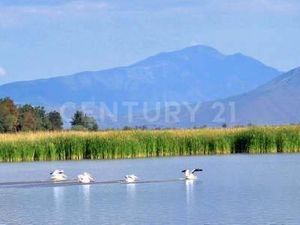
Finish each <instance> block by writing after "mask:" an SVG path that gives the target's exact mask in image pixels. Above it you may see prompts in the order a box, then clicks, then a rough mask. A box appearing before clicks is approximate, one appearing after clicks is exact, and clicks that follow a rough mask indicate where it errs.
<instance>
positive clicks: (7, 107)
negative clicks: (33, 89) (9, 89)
mask: <svg viewBox="0 0 300 225" xmlns="http://www.w3.org/2000/svg"><path fill="white" fill-rule="evenodd" d="M17 121H18V110H17V107H16V105H15V103H14V102H13V100H11V99H10V98H4V99H0V132H13V131H16V128H17Z"/></svg>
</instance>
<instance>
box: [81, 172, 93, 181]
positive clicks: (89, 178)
mask: <svg viewBox="0 0 300 225" xmlns="http://www.w3.org/2000/svg"><path fill="white" fill-rule="evenodd" d="M77 178H78V182H79V183H83V184H89V183H91V182H95V179H94V178H93V177H92V175H91V174H89V173H87V172H84V173H83V174H79V175H78V176H77Z"/></svg>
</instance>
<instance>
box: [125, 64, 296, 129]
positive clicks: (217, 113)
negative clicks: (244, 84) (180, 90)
mask: <svg viewBox="0 0 300 225" xmlns="http://www.w3.org/2000/svg"><path fill="white" fill-rule="evenodd" d="M189 108H191V109H197V111H195V112H194V114H192V113H191V110H190V111H189V110H188V108H187V107H186V106H182V107H179V109H180V111H179V112H178V113H177V115H176V117H177V118H178V119H177V121H176V120H171V121H167V119H166V111H167V113H168V112H169V113H170V114H171V115H172V110H173V114H174V109H171V108H170V110H169V111H168V110H167V109H164V110H162V111H161V112H160V115H159V116H158V117H157V118H159V119H158V120H157V121H155V122H150V123H149V122H148V121H147V120H145V118H144V116H143V115H138V116H137V117H136V118H135V120H134V123H133V124H132V125H134V126H141V125H142V124H143V125H146V126H151V127H201V126H205V125H207V126H221V125H223V124H226V125H229V126H237V125H248V124H253V125H282V124H291V123H299V122H300V67H299V68H296V69H293V70H291V71H289V72H287V73H284V74H282V75H279V76H278V77H276V78H274V79H273V80H271V81H269V82H267V83H266V84H264V85H261V86H259V87H258V88H256V89H254V90H252V91H249V92H247V93H245V94H241V95H237V96H233V97H229V98H225V99H219V100H214V101H210V102H205V103H202V104H199V105H195V104H191V105H190V106H189ZM175 112H176V110H175ZM156 113H157V112H154V111H153V112H150V113H148V114H149V115H152V118H154V117H155V116H154V115H155V114H156ZM148 117H149V116H148ZM124 122H125V123H126V118H125V119H124Z"/></svg>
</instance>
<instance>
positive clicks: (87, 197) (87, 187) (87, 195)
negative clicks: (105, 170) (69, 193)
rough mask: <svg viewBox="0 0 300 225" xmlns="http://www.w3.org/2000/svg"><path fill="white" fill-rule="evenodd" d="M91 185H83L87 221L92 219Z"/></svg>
mask: <svg viewBox="0 0 300 225" xmlns="http://www.w3.org/2000/svg"><path fill="white" fill-rule="evenodd" d="M90 189H91V185H82V186H81V190H82V199H83V207H84V215H85V218H86V219H90V207H91V196H90V195H91V193H90V192H91V190H90Z"/></svg>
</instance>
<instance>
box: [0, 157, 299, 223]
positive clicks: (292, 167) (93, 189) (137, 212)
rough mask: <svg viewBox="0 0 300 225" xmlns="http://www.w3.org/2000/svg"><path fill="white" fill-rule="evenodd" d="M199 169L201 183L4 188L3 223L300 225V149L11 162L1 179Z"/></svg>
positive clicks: (169, 174)
mask: <svg viewBox="0 0 300 225" xmlns="http://www.w3.org/2000/svg"><path fill="white" fill-rule="evenodd" d="M198 167H200V168H202V169H203V170H204V171H203V172H201V173H199V174H198V180H197V181H196V182H186V181H180V180H178V181H174V182H160V183H154V182H153V183H151V182H150V183H141V184H128V185H127V184H119V183H116V184H94V185H86V186H64V187H51V186H50V187H49V186H48V187H39V186H36V187H35V186H31V187H30V188H28V187H27V188H24V187H23V188H20V187H13V188H3V187H2V188H1V187H0V224H1V225H3V224H6V225H18V224H20V225H26V224H30V225H31V224H32V225H42V224H51V225H60V224H62V225H68V224H71V225H77V224H79V225H80V224H101V225H106V224H107V225H121V224H122V225H127V224H130V225H141V224H147V225H148V224H150V225H152V224H153V225H155V224H162V225H166V224H172V225H182V224H195V225H196V224H197V225H198V224H203V225H204V224H205V225H299V223H300V154H288V155H285V154H283V155H280V154H278V155H228V156H201V157H175V158H151V159H133V160H112V161H60V162H57V161H56V162H37V163H3V164H0V182H8V181H30V180H33V181H34V180H47V179H49V172H50V171H52V170H54V169H63V170H65V172H66V174H67V175H68V176H69V177H70V178H75V177H76V176H77V174H79V173H82V172H84V171H88V172H90V173H91V174H92V175H93V176H94V177H95V178H96V180H97V181H109V180H118V179H122V177H123V176H124V175H126V174H132V173H133V174H136V175H137V176H139V177H140V179H141V180H145V181H151V180H169V179H175V178H180V177H182V174H181V172H180V171H181V170H182V169H185V168H198Z"/></svg>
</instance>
